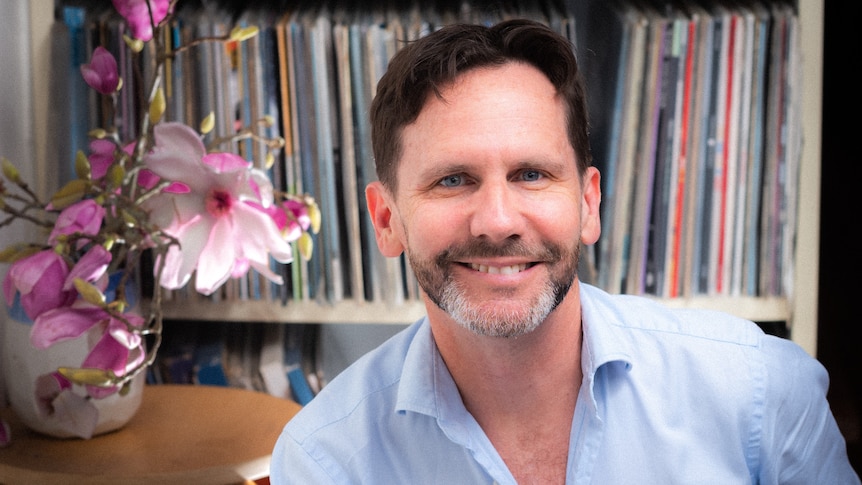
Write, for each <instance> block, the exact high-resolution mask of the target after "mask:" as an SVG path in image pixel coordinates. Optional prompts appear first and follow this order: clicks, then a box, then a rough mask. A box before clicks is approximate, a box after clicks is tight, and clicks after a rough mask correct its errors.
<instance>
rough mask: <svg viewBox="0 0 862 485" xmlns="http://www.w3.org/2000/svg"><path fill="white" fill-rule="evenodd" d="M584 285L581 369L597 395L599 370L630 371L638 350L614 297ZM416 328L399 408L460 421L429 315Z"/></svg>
mask: <svg viewBox="0 0 862 485" xmlns="http://www.w3.org/2000/svg"><path fill="white" fill-rule="evenodd" d="M579 287H580V298H581V313H582V322H583V324H582V325H583V333H584V338H583V343H582V346H581V368H582V370H583V373H584V378H585V381H586V382H587V383H589V386H590V393H591V394H592V393H593V383H594V379H595V375H596V372H597V371H598V369H599V368H600V367H602V366H603V365H605V364H608V363H611V362H618V363H619V364H620V365H624V366H625V368H626V369H630V368H631V366H632V362H633V356H634V355H636V353H637V352H636V349H634V348H632V345H633V344H632V343H631V342H630V340H629V339H628V338H626V333H625V332H622V331H621V330H620V329H621V328H623V327H624V324H623V322H624V320H623V317H622V315H620V314H619V312H618V311H617V307H616V305H613V304H612V303H611V299H610V298H609V296H610V295H608V294H607V293H605V292H604V291H602V290H600V289H598V288H596V287H594V286H591V285H587V284H584V283H581V284H580V285H579ZM416 325H417V326H418V328H417V329H416V333H415V335H414V338H413V340H412V342H411V343H410V346H409V348H408V349H407V354H406V355H405V358H404V366H403V368H402V373H401V380H400V382H399V387H398V401H397V403H396V410H397V411H398V412H405V411H413V412H418V413H422V414H427V415H429V416H433V417H435V418H437V419H441V420H449V419H455V420H457V418H454V416H458V415H460V414H461V413H462V412H464V405H463V402H462V401H461V397H460V394H459V393H458V388H457V386H456V385H455V381H454V380H453V379H452V375H451V374H450V373H449V370H448V369H447V367H446V364H445V363H444V362H443V358H442V357H441V356H440V352H439V351H438V350H437V344H436V343H435V342H434V337H433V336H432V334H431V325H430V323H429V322H428V317H427V316H426V317H423V319H422V320H420V321H419V322H417V323H416ZM429 362H430V363H431V365H429Z"/></svg>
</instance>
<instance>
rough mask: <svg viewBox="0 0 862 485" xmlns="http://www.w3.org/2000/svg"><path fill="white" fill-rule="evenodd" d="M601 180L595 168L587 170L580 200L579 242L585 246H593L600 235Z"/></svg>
mask: <svg viewBox="0 0 862 485" xmlns="http://www.w3.org/2000/svg"><path fill="white" fill-rule="evenodd" d="M601 180H602V178H601V175H600V174H599V170H598V169H597V168H596V167H588V168H587V172H586V173H585V174H584V182H583V184H582V187H583V194H582V200H581V242H582V243H584V244H586V245H590V244H595V243H596V241H598V240H599V236H600V235H601V233H602V224H601V220H600V219H599V206H600V205H601V202H602V188H601Z"/></svg>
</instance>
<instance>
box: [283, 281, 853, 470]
mask: <svg viewBox="0 0 862 485" xmlns="http://www.w3.org/2000/svg"><path fill="white" fill-rule="evenodd" d="M580 294H581V301H582V308H583V326H584V341H583V348H582V356H581V365H582V368H583V371H584V378H583V383H582V385H581V389H580V395H579V396H578V403H577V406H576V409H575V415H574V416H573V417H572V430H571V438H570V443H569V458H568V473H567V479H566V482H567V483H569V484H588V483H589V484H625V485H628V484H662V485H664V484H720V485H727V484H741V483H757V484H779V483H781V484H791V483H793V484H800V485H812V484H829V485H844V484H859V477H858V476H857V475H856V473H855V472H854V471H853V470H852V468H851V467H850V464H849V461H848V459H847V453H846V445H845V441H844V438H843V437H842V435H841V434H840V432H839V430H838V427H837V425H836V423H835V419H834V418H833V416H832V413H831V411H830V409H829V405H828V403H827V401H826V398H825V395H826V389H827V386H828V377H827V374H826V371H825V369H824V368H823V366H822V365H821V364H820V363H819V362H818V361H817V360H815V359H813V358H811V357H810V356H809V355H808V354H806V353H805V352H804V351H803V350H802V349H801V348H800V347H799V346H798V345H796V344H794V343H792V342H791V341H789V340H785V339H780V338H777V337H772V336H768V335H765V334H764V333H763V332H762V331H761V330H760V329H759V328H758V327H757V326H756V325H754V324H753V323H751V322H748V321H745V320H741V319H739V318H735V317H732V316H729V315H726V314H723V313H718V312H711V311H696V310H673V309H668V308H666V307H664V306H661V305H659V304H658V303H656V302H654V301H652V300H649V299H647V298H643V297H636V296H622V295H609V294H607V293H605V292H603V291H601V290H599V289H597V288H595V287H592V286H588V285H585V284H581V291H580ZM270 480H271V482H272V483H273V484H274V485H281V484H286V483H296V484H303V485H307V484H326V483H335V484H359V483H363V484H390V483H392V484H411V485H415V484H483V483H489V484H490V483H498V484H514V483H515V480H514V478H513V477H512V474H511V473H510V472H509V470H508V468H507V467H506V465H505V463H504V462H503V460H502V459H501V458H500V456H499V455H498V454H497V452H496V450H495V449H494V447H493V445H492V444H491V442H490V441H489V439H488V437H487V436H486V435H485V433H484V432H483V431H482V429H481V428H480V427H479V424H478V423H477V422H476V420H475V419H474V418H473V416H471V415H470V413H469V412H468V411H467V410H466V409H465V407H464V404H463V402H462V401H461V396H460V395H459V393H458V390H457V388H456V386H455V382H454V381H453V380H452V377H451V375H450V374H449V371H448V370H447V368H446V365H445V364H444V363H443V360H442V358H441V357H440V354H439V352H438V351H437V347H436V345H435V343H434V340H433V337H432V335H431V330H430V326H429V323H428V321H427V319H425V318H423V319H422V320H419V321H418V322H416V323H414V324H413V325H411V326H410V327H408V328H406V329H405V330H404V331H402V332H400V333H399V334H397V335H395V336H394V337H392V338H391V339H389V340H388V341H387V342H385V343H384V344H382V345H381V346H380V347H379V348H377V349H375V350H373V351H371V352H369V353H368V354H366V355H365V356H363V357H362V358H361V359H359V360H358V361H357V362H356V363H355V364H353V365H352V366H351V367H349V368H348V369H346V370H345V371H344V372H342V373H341V374H339V375H338V376H337V377H336V378H335V379H333V380H332V382H331V383H330V384H329V385H327V386H326V387H325V388H324V389H323V390H322V391H321V392H320V394H319V395H318V396H317V397H315V398H314V399H313V400H312V401H311V403H309V404H308V405H307V406H306V407H305V408H303V409H302V410H301V411H300V412H299V413H298V414H297V415H296V416H295V417H294V418H293V419H292V420H291V421H290V422H289V423H288V424H287V426H285V428H284V431H283V432H282V434H281V436H280V438H279V440H278V443H277V444H276V446H275V449H274V451H273V457H272V467H271V478H270Z"/></svg>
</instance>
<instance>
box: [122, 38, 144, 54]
mask: <svg viewBox="0 0 862 485" xmlns="http://www.w3.org/2000/svg"><path fill="white" fill-rule="evenodd" d="M123 40H124V41H125V42H126V45H127V46H129V49H131V50H132V52H135V53H137V52H141V51H142V50H144V41H142V40H141V39H133V38H131V37H129V36H128V35H123Z"/></svg>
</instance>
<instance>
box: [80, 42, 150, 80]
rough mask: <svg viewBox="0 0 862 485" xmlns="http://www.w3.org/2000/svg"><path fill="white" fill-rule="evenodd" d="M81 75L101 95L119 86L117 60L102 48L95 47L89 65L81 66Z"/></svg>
mask: <svg viewBox="0 0 862 485" xmlns="http://www.w3.org/2000/svg"><path fill="white" fill-rule="evenodd" d="M150 36H152V33H151V34H150ZM81 75H82V76H84V81H86V82H87V84H88V85H89V86H90V87H91V88H93V89H95V90H96V91H98V92H100V93H102V94H111V93H113V92H116V91H117V87H119V85H120V74H119V72H118V71H117V60H116V59H114V56H113V55H112V54H111V53H110V52H108V50H107V49H105V48H104V47H102V46H99V47H96V49H95V50H94V51H93V55H92V56H91V57H90V63H89V64H82V65H81Z"/></svg>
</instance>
